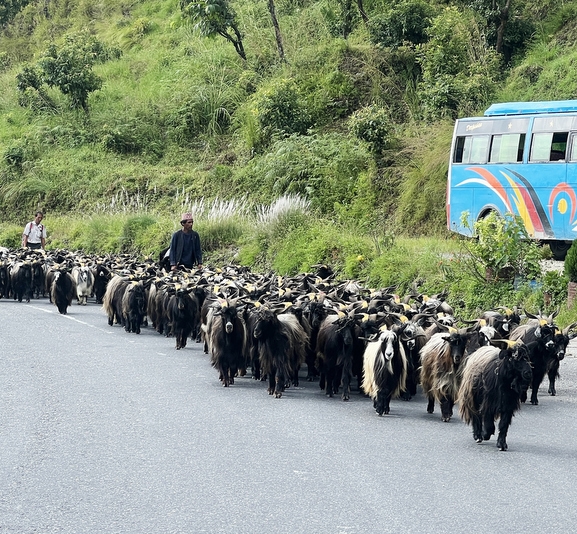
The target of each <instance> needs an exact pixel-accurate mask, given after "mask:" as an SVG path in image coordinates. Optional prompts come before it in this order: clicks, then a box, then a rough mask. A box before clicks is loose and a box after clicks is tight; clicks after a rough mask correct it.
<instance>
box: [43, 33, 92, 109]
mask: <svg viewBox="0 0 577 534" xmlns="http://www.w3.org/2000/svg"><path fill="white" fill-rule="evenodd" d="M101 50H102V45H101V43H100V42H99V41H97V40H96V39H95V38H94V37H92V36H89V35H87V34H86V33H85V32H82V33H79V34H74V35H67V36H66V37H65V38H64V44H63V45H62V47H60V48H58V47H57V46H56V45H54V44H51V45H50V46H49V47H48V50H47V51H46V52H45V53H44V55H43V56H42V57H41V58H40V60H39V61H38V66H39V67H40V69H41V70H42V80H43V81H44V83H46V84H47V85H49V86H50V87H57V88H58V89H60V91H61V92H62V93H63V94H65V95H68V96H69V97H70V100H71V106H72V107H73V108H74V109H80V108H82V109H83V110H84V111H85V112H88V95H89V94H90V93H92V92H93V91H96V90H98V89H100V88H101V87H102V79H101V78H100V77H99V76H97V75H96V74H95V73H94V72H93V71H92V66H93V64H94V63H95V62H96V60H97V59H99V53H100V51H101Z"/></svg>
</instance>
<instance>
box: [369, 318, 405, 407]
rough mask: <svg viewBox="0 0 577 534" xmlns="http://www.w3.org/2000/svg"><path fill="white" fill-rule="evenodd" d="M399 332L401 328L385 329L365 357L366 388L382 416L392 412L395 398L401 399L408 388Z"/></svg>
mask: <svg viewBox="0 0 577 534" xmlns="http://www.w3.org/2000/svg"><path fill="white" fill-rule="evenodd" d="M398 331H399V327H393V328H392V329H389V328H387V327H386V326H384V327H382V329H381V332H380V334H378V337H377V338H376V339H375V340H374V341H369V343H368V344H367V347H366V349H365V353H364V355H363V382H362V388H363V390H364V391H365V393H367V395H369V396H370V397H371V399H373V406H374V408H375V410H376V412H377V414H379V415H383V414H388V413H389V412H390V402H391V398H393V397H397V396H399V395H400V394H401V392H402V391H403V390H404V389H405V387H406V381H407V357H406V355H405V350H404V348H403V345H402V344H401V342H400V339H399V334H398Z"/></svg>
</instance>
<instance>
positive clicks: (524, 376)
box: [506, 345, 533, 394]
mask: <svg viewBox="0 0 577 534" xmlns="http://www.w3.org/2000/svg"><path fill="white" fill-rule="evenodd" d="M506 365H507V367H508V372H510V373H511V376H512V381H511V388H512V389H514V390H515V391H516V392H517V393H519V394H521V393H523V392H526V391H527V389H529V384H530V383H531V380H532V378H533V370H532V369H531V363H530V361H529V354H528V353H527V348H526V347H525V346H524V345H517V346H516V347H515V348H514V349H513V350H512V351H510V352H509V354H508V357H507V362H506Z"/></svg>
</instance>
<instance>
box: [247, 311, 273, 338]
mask: <svg viewBox="0 0 577 534" xmlns="http://www.w3.org/2000/svg"><path fill="white" fill-rule="evenodd" d="M275 320H277V318H276V315H275V314H274V312H273V311H272V310H269V309H267V308H261V309H259V311H258V312H257V316H256V320H255V324H254V330H253V334H252V335H253V337H254V338H255V339H262V338H263V337H264V336H265V334H266V332H267V331H268V330H269V329H270V328H272V325H273V323H274V321H275Z"/></svg>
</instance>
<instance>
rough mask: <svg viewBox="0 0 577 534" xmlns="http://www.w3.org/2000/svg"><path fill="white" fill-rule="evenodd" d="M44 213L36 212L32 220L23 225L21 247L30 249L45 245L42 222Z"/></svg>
mask: <svg viewBox="0 0 577 534" xmlns="http://www.w3.org/2000/svg"><path fill="white" fill-rule="evenodd" d="M43 218H44V214H43V213H42V212H41V211H37V212H36V216H35V218H34V220H33V221H31V222H29V223H28V224H27V225H26V226H25V227H24V233H23V234H22V247H23V248H31V249H40V248H41V249H44V246H45V245H46V227H45V226H44V225H43V224H42V219H43Z"/></svg>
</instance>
